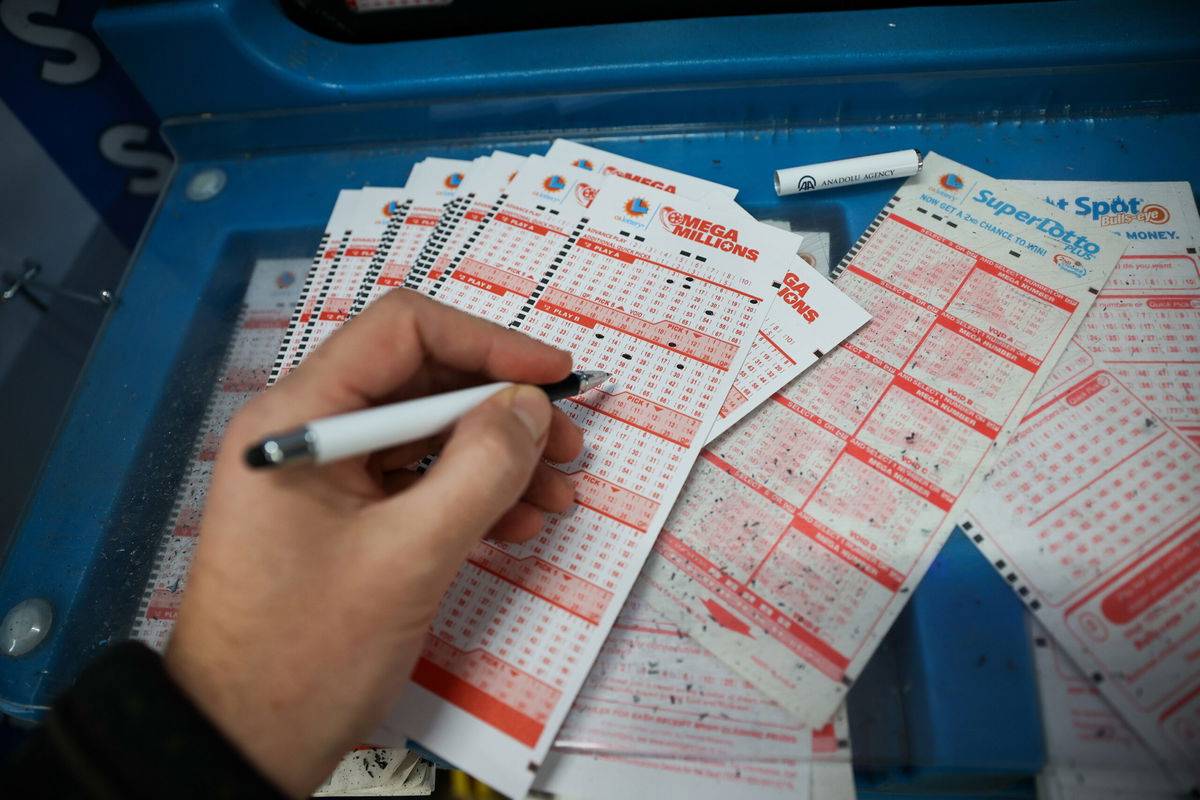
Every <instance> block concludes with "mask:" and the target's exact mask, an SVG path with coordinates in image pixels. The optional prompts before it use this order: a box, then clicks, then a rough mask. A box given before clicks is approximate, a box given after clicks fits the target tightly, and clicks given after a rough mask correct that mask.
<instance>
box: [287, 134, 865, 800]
mask: <svg viewBox="0 0 1200 800" xmlns="http://www.w3.org/2000/svg"><path fill="white" fill-rule="evenodd" d="M734 195H735V190H733V189H731V188H729V187H724V186H720V185H718V184H714V183H711V182H709V181H705V180H701V179H698V178H694V177H690V176H687V175H684V174H681V173H677V172H672V171H670V170H666V169H662V168H660V167H655V166H653V165H649V164H644V163H640V162H637V161H633V160H631V159H626V158H623V157H620V156H617V155H614V154H612V153H607V152H604V151H601V150H597V149H594V148H591V147H586V146H583V145H580V144H577V143H574V142H569V141H563V140H559V141H556V142H555V143H554V144H553V146H552V147H551V148H550V149H549V150H548V151H547V152H546V154H545V155H542V156H539V155H531V156H527V157H520V156H514V155H511V154H508V153H502V152H496V153H493V154H492V155H490V156H485V157H482V158H478V159H475V160H474V161H460V160H452V159H443V158H429V159H426V160H424V161H422V162H420V163H419V164H417V165H416V166H415V167H414V168H413V170H412V173H411V174H410V176H409V178H408V181H407V182H406V184H405V185H404V186H403V187H401V188H377V187H370V188H364V189H359V190H346V191H343V192H341V193H340V195H339V197H338V198H337V202H336V204H335V206H334V209H333V212H332V214H331V216H330V219H329V222H328V224H327V226H326V230H325V233H324V235H323V236H322V238H321V242H320V246H319V248H318V252H317V254H316V257H315V258H314V260H313V263H312V266H311V269H310V271H309V274H308V276H307V278H306V280H305V283H304V286H303V289H302V293H301V297H300V300H299V302H298V303H297V305H296V307H295V311H294V313H293V316H292V318H291V320H290V321H289V325H288V328H287V331H286V334H285V336H284V341H283V344H282V346H281V348H280V350H279V354H278V357H277V359H276V361H275V363H274V365H273V367H272V370H271V382H274V381H276V380H278V379H280V378H282V377H283V376H285V375H286V374H287V373H288V372H289V371H290V370H292V369H294V368H295V367H296V366H298V365H299V364H300V363H302V361H303V360H304V358H305V356H306V355H307V354H308V353H310V352H311V351H312V350H313V349H315V348H316V347H318V346H319V345H320V344H321V343H322V342H323V341H325V339H327V338H328V336H329V335H330V334H332V333H333V331H334V330H336V329H337V328H338V327H339V326H340V325H341V324H342V323H343V322H345V321H346V320H347V319H349V318H350V317H352V316H354V315H356V314H358V313H361V312H362V311H363V310H364V309H366V308H367V307H368V306H370V305H371V303H373V302H374V301H375V300H376V299H378V298H379V297H380V296H382V295H383V294H385V293H387V292H389V291H392V290H394V289H397V288H404V289H407V290H411V291H416V292H420V293H422V294H425V295H427V296H429V297H432V298H434V299H436V300H438V301H440V302H443V303H446V304H448V305H451V306H453V307H456V308H459V309H462V310H464V311H467V312H469V313H471V314H474V315H476V316H479V317H482V318H484V319H488V320H491V321H494V322H496V323H498V324H500V325H503V326H505V327H508V328H512V329H514V330H519V331H522V332H524V333H526V334H528V335H530V336H533V337H535V338H537V339H540V340H542V341H545V342H548V343H550V344H552V345H554V346H556V347H559V348H561V349H565V350H568V351H569V352H571V353H573V355H574V359H575V367H576V368H577V369H595V370H603V371H605V372H609V373H611V374H612V377H611V378H610V379H609V380H608V381H607V382H606V383H605V384H604V385H602V386H600V387H598V388H596V389H594V390H592V391H590V392H588V393H587V394H585V395H583V396H580V397H576V398H572V399H570V400H567V401H564V402H562V403H561V404H560V407H561V408H562V409H563V410H564V411H565V412H566V413H567V414H568V415H569V416H570V417H571V418H572V419H573V420H574V421H575V423H576V424H577V425H579V427H580V428H581V429H582V430H583V431H584V439H585V447H584V450H583V455H582V456H580V458H579V459H577V460H576V461H574V462H572V463H570V464H562V465H554V466H556V467H557V468H559V469H561V470H562V472H563V473H564V474H565V475H567V476H568V477H569V478H570V479H571V480H572V481H573V482H574V484H575V486H576V504H575V506H574V507H573V508H572V509H571V510H570V511H568V512H566V513H565V514H562V515H551V516H548V517H547V524H546V527H545V529H544V530H543V531H542V533H541V534H539V535H538V536H537V537H536V538H534V539H533V540H531V541H529V542H527V543H525V544H523V545H514V544H506V543H496V542H482V543H481V544H480V545H479V546H478V547H477V548H476V549H475V550H474V551H473V552H472V553H471V555H470V556H469V558H468V560H467V562H466V563H465V564H464V565H463V567H462V569H461V570H460V571H459V573H458V575H457V576H456V578H455V579H454V581H453V583H452V585H451V587H450V589H449V591H448V592H447V595H446V596H445V598H444V600H443V603H442V606H441V609H440V611H439V614H438V616H437V619H436V620H435V622H434V624H433V626H432V629H431V632H430V635H429V637H428V639H427V642H426V645H425V649H424V651H423V653H422V655H421V658H420V660H419V662H418V665H417V667H416V670H415V672H414V674H413V676H412V681H411V684H410V687H409V688H408V690H407V691H406V694H405V696H404V697H403V698H401V701H400V702H399V703H398V705H397V707H396V709H395V711H394V712H393V713H392V714H391V715H390V716H389V718H388V719H387V721H386V722H385V724H384V725H383V726H382V727H381V729H380V730H379V731H377V732H376V734H375V735H374V736H373V737H372V741H373V743H377V744H383V745H402V744H403V743H404V742H405V741H409V740H412V741H417V742H419V743H421V744H422V745H423V746H425V747H426V748H428V749H429V750H431V751H432V752H434V753H436V754H437V755H439V756H441V757H443V758H445V759H446V760H448V761H451V762H453V763H454V764H456V765H457V766H459V767H461V768H463V769H464V770H466V771H467V772H470V773H471V774H473V775H475V776H476V777H478V778H479V779H481V780H483V781H485V782H486V783H488V784H490V785H492V786H494V787H496V788H497V789H499V790H501V791H503V792H504V793H506V794H508V795H510V796H514V797H523V796H524V795H525V793H526V792H527V791H528V790H529V788H530V786H531V785H532V782H533V779H534V775H535V773H536V772H537V769H538V767H539V766H540V765H541V764H542V762H543V761H544V760H545V758H546V756H547V753H548V751H549V749H550V747H551V745H552V744H553V742H554V740H555V735H556V732H557V731H558V729H559V727H560V725H561V724H562V722H563V720H564V718H565V717H566V715H567V712H568V710H569V709H570V708H571V704H572V701H573V700H574V699H575V697H576V695H577V694H578V692H579V690H580V687H581V686H582V685H583V683H584V680H585V678H586V677H587V674H588V670H589V668H590V667H591V665H592V662H593V661H594V660H595V658H596V656H597V655H598V653H599V652H600V649H601V645H602V644H603V643H604V640H605V637H606V636H607V634H608V632H609V629H610V628H611V627H612V625H613V623H614V621H615V620H616V617H617V614H618V612H619V611H620V610H621V606H622V604H623V603H624V600H625V597H626V594H627V593H628V591H629V589H630V588H631V586H632V585H633V582H634V580H635V579H636V577H637V575H638V571H639V569H640V568H641V566H642V563H643V561H644V560H645V558H646V557H647V555H648V554H649V552H650V548H651V546H652V545H653V543H654V540H655V537H656V536H657V535H658V532H659V530H660V529H661V527H662V525H663V522H664V521H665V519H666V517H667V515H668V514H669V513H670V511H671V508H672V505H673V503H674V501H675V497H676V495H677V494H678V493H679V491H680V489H681V488H682V486H683V483H684V480H685V478H686V477H687V475H688V472H689V471H690V470H691V468H692V466H693V464H694V463H695V461H696V458H697V456H698V455H699V453H700V451H701V448H702V447H703V446H704V445H705V444H706V443H707V442H708V441H710V440H711V439H712V438H713V437H715V436H717V435H718V434H720V433H721V432H723V431H725V430H727V429H728V428H729V427H730V426H731V425H733V424H735V423H736V422H737V421H738V420H740V419H742V418H744V417H745V416H746V415H747V414H748V413H749V412H750V411H752V410H753V409H754V408H755V407H756V406H758V405H759V404H761V403H762V402H764V401H766V400H767V399H768V398H770V397H771V396H772V395H773V394H775V392H777V391H778V390H779V389H780V388H781V387H783V386H784V385H786V384H787V383H789V382H790V381H791V380H792V379H794V378H795V377H796V376H798V375H799V374H800V373H801V372H803V371H804V370H805V369H807V368H808V367H810V366H811V365H813V364H814V363H815V362H816V361H817V360H818V359H819V358H820V357H821V356H822V354H824V353H826V352H829V351H830V350H832V349H833V348H835V347H836V346H837V345H838V344H839V343H840V342H841V341H842V340H844V339H845V338H846V337H847V336H849V335H850V334H852V333H853V332H854V331H855V330H857V329H858V328H859V327H861V326H862V325H863V324H864V323H865V322H866V321H867V320H868V318H869V316H868V314H867V313H866V312H865V311H863V310H862V308H861V307H860V306H859V305H858V304H856V303H855V302H853V301H851V300H850V299H849V298H847V297H846V296H845V295H844V294H842V293H841V292H839V291H838V290H837V289H835V288H834V286H833V285H832V284H831V283H830V282H829V281H828V280H827V279H825V278H824V277H822V276H821V275H820V274H819V273H817V272H816V271H815V270H813V269H812V268H811V267H810V266H809V265H808V264H807V263H806V262H805V261H804V260H802V259H801V258H800V257H799V256H798V255H797V252H798V250H799V247H800V237H799V236H797V235H795V234H792V233H788V232H786V231H783V230H780V229H778V228H775V227H772V226H769V225H765V224H762V223H759V222H757V221H756V220H755V219H754V218H753V217H751V216H750V215H749V214H748V213H747V212H746V211H744V210H743V209H742V208H741V207H740V206H738V205H737V204H736V203H735V202H734V200H733V197H734ZM434 468H436V466H435V467H434ZM806 747H809V745H807V744H806Z"/></svg>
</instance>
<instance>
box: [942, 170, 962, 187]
mask: <svg viewBox="0 0 1200 800" xmlns="http://www.w3.org/2000/svg"><path fill="white" fill-rule="evenodd" d="M938 184H939V185H940V186H941V187H942V188H943V189H949V190H950V191H952V192H957V191H958V190H959V189H961V188H963V179H962V178H960V177H959V176H957V175H955V174H954V173H953V172H947V173H946V174H945V175H943V176H942V177H940V178H938Z"/></svg>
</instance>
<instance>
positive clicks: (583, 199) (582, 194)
mask: <svg viewBox="0 0 1200 800" xmlns="http://www.w3.org/2000/svg"><path fill="white" fill-rule="evenodd" d="M575 199H576V200H577V201H578V202H579V205H581V206H583V207H584V208H588V207H589V206H591V204H592V201H593V200H595V199H596V187H595V186H591V185H589V184H586V183H584V182H583V181H580V182H579V183H577V184H575Z"/></svg>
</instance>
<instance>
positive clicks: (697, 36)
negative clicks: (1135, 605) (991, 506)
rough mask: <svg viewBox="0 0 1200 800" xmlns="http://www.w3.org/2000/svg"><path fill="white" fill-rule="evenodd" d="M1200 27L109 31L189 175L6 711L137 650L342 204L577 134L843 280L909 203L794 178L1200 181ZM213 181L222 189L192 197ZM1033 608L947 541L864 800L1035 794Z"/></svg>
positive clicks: (804, 23)
mask: <svg viewBox="0 0 1200 800" xmlns="http://www.w3.org/2000/svg"><path fill="white" fill-rule="evenodd" d="M1198 22H1200V19H1198V14H1197V11H1196V10H1195V7H1194V4H1192V3H1155V2H1142V3H1138V4H1128V3H1105V2H1091V1H1090V0H1065V1H1064V2H1055V3H1040V4H1019V5H997V6H980V7H955V8H941V9H938V8H914V9H900V10H888V11H869V12H843V13H823V14H811V15H775V16H764V17H743V18H738V17H734V18H725V19H720V20H703V19H699V20H685V21H672V22H659V23H638V24H631V25H609V26H597V27H588V28H573V29H563V30H544V31H531V32H521V33H507V34H496V35H488V36H479V37H471V38H463V39H442V40H436V41H427V42H407V43H401V44H393V45H347V44H337V43H330V42H327V41H323V40H320V39H317V38H315V37H313V36H312V35H311V34H308V33H306V32H304V31H301V30H299V29H297V28H295V27H294V26H292V25H291V24H290V23H289V22H287V21H286V20H285V19H283V18H282V16H281V15H280V14H279V13H278V11H277V9H276V8H275V7H274V5H273V4H268V3H262V2H260V1H259V0H216V1H215V2H214V1H211V0H209V1H206V2H201V1H200V0H175V1H174V2H157V3H146V4H133V5H129V6H127V7H122V8H117V9H112V10H109V11H107V12H104V13H103V14H102V15H101V16H100V18H99V19H98V21H97V28H98V29H99V30H100V32H101V34H102V35H103V37H104V38H105V40H106V42H107V44H108V45H109V47H110V48H111V49H112V50H113V52H114V53H115V54H116V56H117V58H118V59H119V60H120V61H121V62H122V64H123V65H124V67H125V68H126V70H127V71H128V72H129V74H130V75H131V76H132V77H133V79H134V80H135V82H136V83H137V84H138V86H139V87H140V88H141V90H142V91H143V93H144V94H145V96H146V98H147V99H148V100H149V102H150V103H151V105H153V106H154V108H155V110H156V111H157V112H158V114H159V115H160V116H161V117H163V118H164V119H168V120H169V121H168V122H167V123H166V125H165V129H164V134H165V137H166V139H167V140H168V142H169V143H170V144H171V146H172V147H173V148H174V150H175V152H176V155H177V157H178V166H177V168H176V171H175V174H174V176H173V179H172V181H171V183H170V185H169V186H168V188H167V189H166V190H165V193H164V195H163V197H162V199H161V202H160V205H159V207H158V210H157V212H156V215H155V217H154V219H153V222H152V224H151V225H150V227H149V228H148V230H147V231H146V233H145V235H144V236H143V239H142V241H141V243H140V245H139V248H138V250H137V253H136V255H135V257H134V260H133V263H132V266H131V269H130V271H129V273H128V277H127V279H126V281H125V284H124V285H123V286H122V287H121V289H120V293H119V302H118V303H117V305H116V306H115V307H114V308H113V309H112V311H111V312H110V316H109V319H108V320H107V323H106V326H105V328H104V330H103V332H102V334H101V336H100V337H99V339H98V341H97V343H96V346H95V349H94V351H93V354H92V357H91V360H90V365H89V367H88V369H87V370H86V373H85V375H84V379H83V381H82V382H81V385H80V387H79V389H78V393H77V396H76V397H75V400H74V402H73V405H72V407H71V410H70V412H69V413H68V415H67V418H66V419H65V421H64V424H63V426H62V430H61V433H60V435H59V438H58V442H57V445H56V446H55V448H54V450H53V452H52V453H51V455H50V457H49V459H48V461H47V464H46V467H45V470H44V474H43V476H42V478H41V482H40V485H39V488H38V490H37V492H36V494H35V496H34V497H33V498H32V501H31V503H30V505H29V507H28V509H27V512H26V515H25V518H24V520H23V523H22V525H21V527H20V529H19V531H18V532H17V534H16V536H15V537H14V541H13V544H12V546H11V548H10V550H9V552H8V553H7V554H6V556H5V559H4V562H3V565H2V570H3V571H2V572H0V613H3V612H4V611H7V609H8V608H9V607H11V606H12V605H13V604H15V603H16V602H18V601H20V600H22V599H25V598H29V597H41V598H44V599H46V600H48V601H49V602H50V603H51V604H52V606H53V607H54V610H55V623H54V625H53V627H52V629H51V631H50V634H49V636H48V638H47V639H46V641H45V642H44V643H43V644H42V645H41V646H40V647H39V648H38V649H36V650H34V651H33V652H31V653H29V654H27V655H25V656H22V657H20V658H16V659H12V658H7V657H3V658H0V710H3V711H4V712H6V713H9V714H12V715H15V716H18V717H22V718H27V719H36V718H37V717H38V716H40V714H41V713H42V711H43V710H44V708H45V706H46V704H47V703H49V702H50V700H51V699H52V698H53V697H54V696H55V694H56V693H57V692H59V691H61V689H62V688H63V687H65V686H67V685H68V684H69V683H70V681H71V680H72V678H73V676H74V675H75V674H76V673H77V671H78V670H79V669H80V668H81V666H82V665H83V664H84V663H85V662H86V661H87V660H88V659H90V658H91V657H92V656H93V655H94V654H95V653H96V652H97V651H98V650H99V649H101V648H103V647H104V646H105V645H106V644H107V643H108V642H110V641H113V640H114V639H119V638H120V637H121V636H123V635H124V633H125V629H126V628H127V626H128V624H129V622H130V620H131V618H132V614H133V611H134V609H135V607H136V605H137V600H138V599H139V597H140V594H141V589H142V586H143V582H144V579H145V576H146V573H147V570H148V567H149V559H150V556H151V554H152V553H153V551H154V548H155V545H156V544H157V541H156V540H157V536H158V532H159V531H160V530H161V526H162V524H163V521H164V519H165V517H166V515H167V513H168V512H169V510H170V505H171V499H172V495H173V488H174V485H175V483H176V482H177V480H178V477H179V474H180V471H181V470H182V468H183V462H184V459H185V458H186V457H187V452H188V445H189V443H190V441H191V438H192V434H193V432H194V430H195V427H196V425H197V424H198V421H199V416H200V414H201V412H202V407H203V404H204V401H205V398H206V397H207V393H208V390H209V387H211V386H212V384H213V381H214V379H215V377H216V375H215V371H216V369H217V366H218V363H219V360H220V354H221V352H222V350H223V348H224V344H225V342H226V341H227V340H228V337H229V335H230V331H231V328H232V325H233V321H234V318H235V314H236V309H237V303H238V301H239V299H240V296H241V292H242V290H243V289H244V286H245V281H246V278H247V276H248V270H249V266H250V265H251V264H252V263H253V262H254V261H255V260H257V259H259V258H266V257H280V256H294V257H306V256H308V255H309V254H311V251H312V249H313V248H314V246H315V244H316V242H317V240H318V239H319V237H320V230H321V228H322V226H323V224H324V221H325V219H326V217H327V216H328V213H329V210H330V208H331V207H332V203H333V199H334V197H335V196H336V194H337V191H338V189H341V188H347V187H360V186H362V185H364V184H375V185H388V184H395V183H396V182H398V181H400V180H403V178H404V176H405V175H406V174H407V172H408V170H409V168H410V166H411V165H412V164H413V163H414V162H415V161H417V160H419V159H421V158H423V157H425V156H429V155H439V156H450V157H456V158H471V157H474V156H477V155H483V154H486V153H488V152H490V151H491V150H493V149H496V148H501V149H505V150H510V151H513V152H517V153H528V152H534V151H540V150H543V149H544V148H545V147H546V146H547V145H548V144H549V142H550V141H551V140H552V139H553V138H555V137H558V136H565V137H568V138H574V139H578V140H580V141H584V142H586V143H590V144H594V145H597V146H599V147H603V148H607V149H611V150H614V151H616V152H620V153H622V154H625V155H628V156H632V157H634V158H637V159H641V160H644V161H649V162H653V163H657V164H662V165H664V166H667V167H671V168H673V169H677V170H681V171H684V172H689V173H692V174H695V175H698V176H700V177H704V178H709V179H711V180H714V181H718V182H721V183H725V184H728V185H731V186H735V187H738V188H739V189H740V190H741V192H740V195H739V200H740V201H741V202H742V204H743V205H745V206H746V207H747V208H748V209H749V210H750V211H751V212H753V213H755V214H756V215H758V216H760V217H764V218H766V217H771V218H776V219H778V218H784V219H789V220H792V221H794V222H795V223H796V226H797V227H800V228H805V229H810V230H811V229H829V230H830V231H831V232H832V246H833V260H834V261H835V262H836V261H837V260H838V258H840V256H841V255H842V253H843V252H844V251H845V250H846V249H847V248H848V247H849V245H850V243H851V242H852V241H853V239H854V238H856V237H857V236H858V234H859V233H860V232H861V231H862V230H863V229H864V228H865V227H866V225H867V224H868V222H869V221H870V220H871V218H872V217H873V216H874V215H875V214H876V213H877V212H878V210H879V209H880V207H881V206H882V205H883V203H884V202H885V201H886V199H887V198H888V197H889V196H890V195H891V194H892V192H893V191H894V189H895V188H896V185H897V184H896V183H877V184H869V185H864V186H857V187H849V188H845V189H839V190H832V191H826V192H820V193H813V194H810V195H803V196H800V197H795V198H783V199H778V198H776V197H775V195H774V191H773V184H772V172H773V170H775V169H776V168H779V167H784V166H794V165H797V164H801V163H811V162H816V161H825V160H830V159H835V158H844V157H848V156H853V155H861V154H865V153H874V152H882V151H888V150H898V149H903V148H910V147H915V148H918V149H921V150H923V151H929V150H935V151H937V152H939V153H942V154H943V155H946V156H949V157H950V158H953V159H956V160H959V161H962V162H965V163H967V164H970V165H972V166H974V167H975V168H977V169H979V170H982V171H984V172H987V173H990V174H992V175H995V176H998V177H1011V178H1031V179H1035V178H1036V179H1048V180H1050V179H1054V180H1064V179H1072V180H1087V179H1094V180H1191V181H1194V182H1195V181H1200V148H1197V146H1196V145H1197V141H1200V124H1198V123H1200V115H1198V114H1197V111H1196V109H1197V108H1198V107H1200V103H1198V102H1197V101H1198V100H1200V80H1197V79H1198V78H1200V25H1198V24H1197V23H1198ZM214 167H216V168H220V169H221V170H223V171H224V172H225V174H226V176H227V179H228V182H227V185H226V188H225V189H224V190H223V191H222V192H221V193H220V194H219V195H218V196H217V197H215V198H213V199H211V200H208V201H205V202H194V201H191V200H189V199H187V197H186V196H185V193H184V187H185V186H186V185H187V182H188V180H189V179H190V178H191V177H192V176H193V175H195V174H196V173H197V172H199V171H201V170H205V169H210V168H214ZM1198 185H1200V184H1198ZM1022 614H1023V611H1022V609H1021V606H1020V604H1019V602H1018V601H1017V600H1016V598H1015V596H1014V595H1013V594H1012V592H1011V591H1010V590H1009V589H1008V588H1007V586H1005V585H1004V583H1003V582H1002V581H1001V579H999V578H998V577H997V576H996V575H995V573H994V571H993V570H991V568H990V567H989V566H988V565H987V564H986V563H985V562H984V561H983V559H982V558H981V557H980V556H979V555H978V553H976V552H975V550H974V548H973V547H972V546H971V545H970V543H969V542H967V541H966V539H965V538H963V537H962V536H961V535H956V536H955V537H954V538H952V539H951V541H950V543H949V544H948V545H947V546H946V548H945V550H944V551H943V553H942V555H941V557H940V558H939V559H938V561H937V562H936V563H935V565H934V567H933V568H932V569H931V570H930V572H929V574H928V576H927V577H926V579H925V581H924V583H923V584H922V585H921V587H920V589H919V590H918V591H917V592H916V593H915V595H914V597H913V599H912V601H911V603H910V605H909V608H908V609H907V610H906V611H905V613H904V614H903V615H902V617H901V618H900V620H899V621H898V623H897V624H896V626H895V628H894V630H893V631H892V633H891V634H890V635H889V637H888V639H887V640H886V642H885V644H884V646H883V647H882V648H881V649H880V651H879V653H878V655H877V656H876V658H875V659H874V660H873V662H872V664H871V665H870V666H869V667H868V669H867V671H866V672H864V674H863V676H862V677H861V678H860V680H859V681H858V683H857V685H856V688H855V690H854V692H853V693H852V694H851V717H852V730H853V746H854V750H855V762H856V767H857V770H858V777H859V782H860V789H861V790H862V791H863V792H864V796H868V795H867V793H868V792H870V791H878V792H887V793H888V796H895V795H896V794H897V793H908V794H911V795H916V796H920V795H924V794H927V793H938V794H939V796H948V795H949V796H954V795H956V794H968V793H980V792H985V793H989V796H1011V797H1022V796H1031V793H1032V788H1031V786H1032V783H1031V780H1030V778H1031V776H1032V775H1034V774H1035V773H1036V772H1037V770H1038V768H1039V767H1040V765H1041V762H1042V759H1043V755H1042V747H1041V728H1040V721H1039V717H1038V708H1037V700H1036V696H1035V694H1034V688H1033V683H1032V669H1031V659H1030V653H1029V652H1028V647H1027V644H1026V641H1025V634H1024V629H1023V621H1022V616H1021V615H1022Z"/></svg>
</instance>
